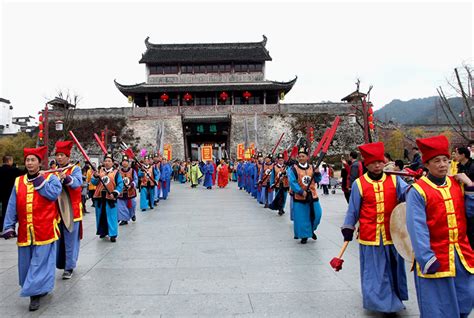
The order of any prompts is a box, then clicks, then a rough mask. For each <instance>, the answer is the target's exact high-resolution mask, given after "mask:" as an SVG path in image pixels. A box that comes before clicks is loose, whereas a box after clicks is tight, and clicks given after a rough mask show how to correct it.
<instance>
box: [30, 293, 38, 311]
mask: <svg viewBox="0 0 474 318" xmlns="http://www.w3.org/2000/svg"><path fill="white" fill-rule="evenodd" d="M40 298H41V297H40V296H39V295H38V296H31V297H30V307H29V310H30V311H36V310H38V309H39V308H40Z"/></svg>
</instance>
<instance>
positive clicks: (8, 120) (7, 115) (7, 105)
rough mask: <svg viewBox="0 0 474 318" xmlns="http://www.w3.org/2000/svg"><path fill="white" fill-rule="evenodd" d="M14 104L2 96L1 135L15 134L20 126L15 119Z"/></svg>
mask: <svg viewBox="0 0 474 318" xmlns="http://www.w3.org/2000/svg"><path fill="white" fill-rule="evenodd" d="M12 115H13V106H12V104H11V102H10V101H9V100H8V99H5V98H1V97H0V135H14V134H17V133H19V132H20V126H19V125H17V123H15V121H14V120H13V117H12Z"/></svg>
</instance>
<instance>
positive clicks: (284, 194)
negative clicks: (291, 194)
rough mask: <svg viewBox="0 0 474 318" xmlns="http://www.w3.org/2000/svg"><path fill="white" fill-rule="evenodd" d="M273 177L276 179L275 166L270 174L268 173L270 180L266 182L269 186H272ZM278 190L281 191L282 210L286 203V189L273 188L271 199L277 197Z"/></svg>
mask: <svg viewBox="0 0 474 318" xmlns="http://www.w3.org/2000/svg"><path fill="white" fill-rule="evenodd" d="M275 179H276V172H275V168H273V169H272V174H271V175H270V182H269V183H268V184H269V186H273V185H274V184H275ZM280 191H283V205H282V210H284V209H285V205H286V197H287V194H288V189H284V188H275V191H274V193H275V195H274V196H273V198H272V201H273V200H275V198H277V197H278V195H279V193H280Z"/></svg>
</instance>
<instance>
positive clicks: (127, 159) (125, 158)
mask: <svg viewBox="0 0 474 318" xmlns="http://www.w3.org/2000/svg"><path fill="white" fill-rule="evenodd" d="M122 161H128V162H130V158H128V156H127V155H123V156H122Z"/></svg>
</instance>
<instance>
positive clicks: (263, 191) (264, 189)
mask: <svg viewBox="0 0 474 318" xmlns="http://www.w3.org/2000/svg"><path fill="white" fill-rule="evenodd" d="M269 165H271V164H266V163H265V164H263V169H262V171H261V172H260V176H259V178H260V180H263V179H264V178H265V179H266V181H267V186H263V185H262V186H261V193H260V195H261V197H260V202H261V203H262V204H270V203H272V201H273V194H274V192H275V191H272V190H271V189H269V188H270V185H272V183H271V182H270V181H271V180H270V179H271V175H270V177H265V170H266V169H268V166H269ZM272 171H273V169H272ZM267 193H268V195H267Z"/></svg>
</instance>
